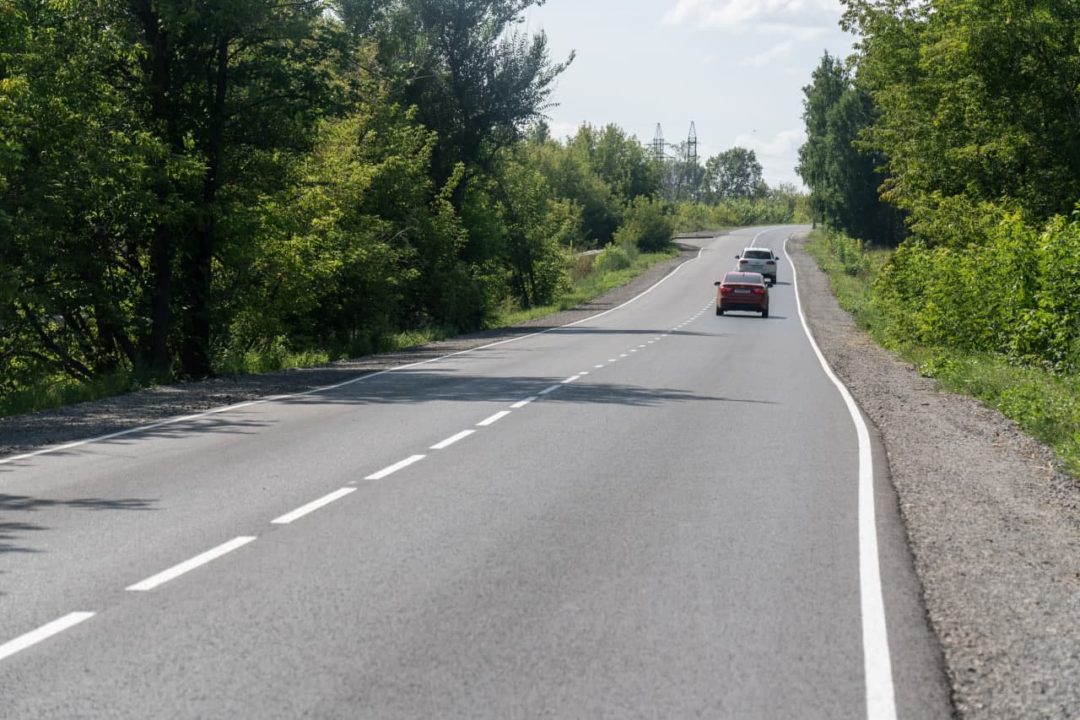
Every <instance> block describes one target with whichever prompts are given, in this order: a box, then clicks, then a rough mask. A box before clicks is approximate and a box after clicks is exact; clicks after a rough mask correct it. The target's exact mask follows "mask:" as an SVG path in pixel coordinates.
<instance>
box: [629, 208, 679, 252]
mask: <svg viewBox="0 0 1080 720" xmlns="http://www.w3.org/2000/svg"><path fill="white" fill-rule="evenodd" d="M625 217H626V219H625V220H624V221H623V224H622V225H621V226H619V229H618V230H616V231H615V242H616V243H618V244H619V245H622V246H624V247H626V246H633V247H636V248H637V249H638V250H640V251H641V252H661V251H663V250H666V249H667V247H668V246H669V245H670V244H671V237H672V235H674V234H675V227H674V225H673V223H672V221H671V218H670V217H668V216H667V215H666V214H665V213H664V205H663V203H662V202H660V201H659V200H654V199H652V198H647V197H639V198H636V199H635V200H634V202H633V204H631V205H630V207H629V208H627V211H626V216H625Z"/></svg>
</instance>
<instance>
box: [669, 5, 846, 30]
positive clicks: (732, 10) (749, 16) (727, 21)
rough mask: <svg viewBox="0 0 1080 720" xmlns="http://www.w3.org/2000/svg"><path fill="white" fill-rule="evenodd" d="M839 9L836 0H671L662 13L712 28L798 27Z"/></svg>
mask: <svg viewBox="0 0 1080 720" xmlns="http://www.w3.org/2000/svg"><path fill="white" fill-rule="evenodd" d="M841 10H842V7H841V5H840V2H839V0H675V6H674V7H672V8H671V9H669V10H668V11H667V13H665V14H664V23H665V24H667V25H692V26H696V27H715V28H734V27H741V26H745V25H748V24H759V23H764V24H766V25H773V26H775V25H777V24H780V25H794V26H801V25H803V22H800V21H807V20H815V19H818V18H821V17H829V18H836V17H838V16H839V14H840V12H841ZM793 21H794V22H793Z"/></svg>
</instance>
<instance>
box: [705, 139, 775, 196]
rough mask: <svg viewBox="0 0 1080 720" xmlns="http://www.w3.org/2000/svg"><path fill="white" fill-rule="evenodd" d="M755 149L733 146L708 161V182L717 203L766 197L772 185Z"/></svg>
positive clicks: (706, 173)
mask: <svg viewBox="0 0 1080 720" xmlns="http://www.w3.org/2000/svg"><path fill="white" fill-rule="evenodd" d="M761 173H762V168H761V163H759V162H758V160H757V155H756V154H755V153H754V151H753V150H747V149H746V148H741V147H733V148H731V149H730V150H726V151H724V152H722V153H720V154H719V155H716V156H715V157H711V158H709V159H708V160H707V161H706V162H705V183H706V187H707V192H708V195H709V197H710V198H711V199H712V200H713V202H720V201H724V200H734V199H737V198H753V197H762V196H764V195H765V193H767V192H768V186H766V185H765V181H764V179H762V174H761Z"/></svg>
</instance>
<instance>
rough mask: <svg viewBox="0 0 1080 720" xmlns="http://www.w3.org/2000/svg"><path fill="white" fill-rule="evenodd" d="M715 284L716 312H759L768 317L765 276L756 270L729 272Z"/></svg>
mask: <svg viewBox="0 0 1080 720" xmlns="http://www.w3.org/2000/svg"><path fill="white" fill-rule="evenodd" d="M713 284H714V285H716V314H717V315H723V314H724V313H725V312H726V311H728V310H746V311H749V312H759V313H761V317H763V318H767V317H769V286H768V285H766V284H765V277H764V276H763V275H762V274H761V273H756V272H729V273H728V274H727V275H725V276H724V279H723V280H721V281H720V282H716V283H713Z"/></svg>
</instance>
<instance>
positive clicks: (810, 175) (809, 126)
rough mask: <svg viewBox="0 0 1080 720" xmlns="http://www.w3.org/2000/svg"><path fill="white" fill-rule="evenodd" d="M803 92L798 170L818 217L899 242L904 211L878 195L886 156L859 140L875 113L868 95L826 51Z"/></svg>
mask: <svg viewBox="0 0 1080 720" xmlns="http://www.w3.org/2000/svg"><path fill="white" fill-rule="evenodd" d="M803 93H804V94H805V98H804V100H803V120H804V121H805V123H806V136H807V140H806V143H804V144H803V146H802V147H801V148H800V149H799V167H798V172H799V174H800V175H801V176H802V178H803V182H805V183H806V185H807V187H809V188H810V204H811V211H812V214H813V218H814V220H815V221H821V222H824V223H825V224H826V225H828V226H830V227H833V228H836V229H838V230H841V231H842V232H845V233H847V234H849V235H851V236H852V237H856V238H859V239H861V240H866V241H869V242H874V243H877V244H879V245H892V244H895V243H897V242H899V241H900V240H901V239H903V233H904V228H903V222H902V218H901V215H900V214H899V213H897V212H896V211H895V209H893V208H892V207H891V206H889V205H887V204H885V203H883V202H882V201H881V199H880V197H879V187H880V186H881V185H882V184H883V183H884V181H885V177H884V176H883V175H882V173H881V172H880V171H879V170H878V167H879V166H880V165H883V164H884V163H885V158H884V157H883V156H882V155H881V153H878V152H874V151H873V150H871V149H869V148H868V147H866V145H865V144H864V143H862V142H861V138H862V137H863V134H864V133H865V132H866V131H867V130H868V129H869V128H870V127H871V125H872V123H873V122H874V119H875V115H876V113H875V108H874V105H873V101H872V100H871V99H870V96H869V95H868V94H867V93H866V92H864V91H863V90H862V89H861V88H859V87H858V86H857V85H856V84H855V83H854V82H853V80H852V78H851V74H850V72H849V71H848V69H847V68H846V67H845V66H844V64H843V63H842V62H841V61H840V60H838V59H837V58H834V57H832V56H831V55H829V54H828V53H826V54H825V56H824V57H823V58H822V59H821V63H820V64H819V65H818V67H817V68H816V69H815V70H814V73H813V75H812V82H811V84H810V85H808V86H806V87H805V88H803Z"/></svg>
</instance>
